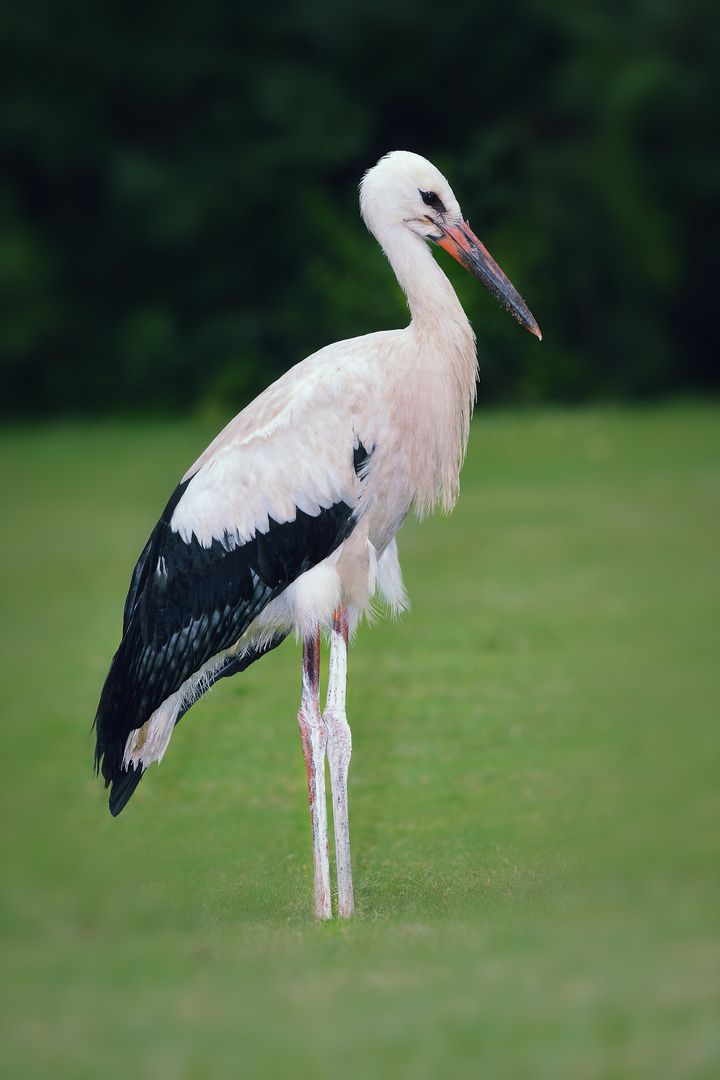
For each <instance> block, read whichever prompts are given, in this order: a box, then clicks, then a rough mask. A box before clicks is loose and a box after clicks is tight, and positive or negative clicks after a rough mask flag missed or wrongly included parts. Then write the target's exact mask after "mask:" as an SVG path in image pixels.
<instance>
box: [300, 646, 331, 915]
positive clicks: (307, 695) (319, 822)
mask: <svg viewBox="0 0 720 1080" xmlns="http://www.w3.org/2000/svg"><path fill="white" fill-rule="evenodd" d="M298 723H299V725H300V735H301V737H302V746H303V754H304V755H305V769H306V771H307V781H308V793H309V795H310V824H311V826H312V840H313V871H314V881H315V917H316V918H317V919H331V918H332V908H331V906H330V862H329V857H328V824H327V803H326V801H325V751H326V747H327V727H326V724H325V723H324V721H323V718H322V716H321V715H320V630H319V629H318V630H314V631H313V632H312V633H311V634H309V635H308V636H307V637H303V664H302V696H301V698H300V711H299V712H298Z"/></svg>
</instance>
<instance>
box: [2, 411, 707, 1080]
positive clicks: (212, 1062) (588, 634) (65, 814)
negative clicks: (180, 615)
mask: <svg viewBox="0 0 720 1080" xmlns="http://www.w3.org/2000/svg"><path fill="white" fill-rule="evenodd" d="M212 434H213V433H212V432H211V431H208V430H205V429H203V427H202V425H201V424H191V423H185V424H172V425H171V424H153V425H151V424H146V425H137V426H132V425H129V424H128V425H120V424H114V425H106V426H80V425H78V426H59V427H48V428H31V429H22V428H20V429H17V430H15V431H12V432H9V433H8V432H6V433H4V434H3V435H2V436H0V455H1V456H0V473H1V475H2V492H3V496H2V546H3V558H2V566H1V569H0V572H1V573H2V582H1V584H0V589H1V595H2V623H1V625H0V634H1V635H2V636H1V645H2V649H1V655H2V664H3V676H2V682H1V685H0V693H1V699H2V755H1V757H0V770H1V776H0V779H1V783H0V795H1V797H2V819H1V820H2V826H1V831H0V843H1V855H2V907H1V909H0V920H1V922H0V930H1V932H2V951H3V958H2V987H1V998H0V1075H2V1076H3V1077H8V1078H13V1080H15V1078H18V1080H26V1078H27V1080H30V1078H34V1077H52V1078H53V1080H65V1078H68V1080H70V1078H72V1080H85V1078H87V1080H91V1078H92V1080H96V1078H97V1077H102V1078H103V1080H116V1078H117V1080H120V1078H122V1080H126V1078H127V1077H129V1076H134V1077H137V1078H138V1080H145V1078H147V1080H214V1078H221V1077H241V1078H246V1077H247V1078H252V1080H254V1078H258V1080H277V1078H281V1077H283V1078H284V1077H288V1078H305V1077H313V1078H316V1080H331V1078H332V1080H334V1078H336V1077H338V1076H340V1077H343V1078H347V1080H383V1078H385V1077H387V1078H391V1077H392V1078H398V1080H410V1078H412V1080H434V1078H441V1077H442V1078H444V1077H452V1078H453V1080H458V1078H460V1080H463V1078H466V1077H467V1078H470V1077H473V1078H476V1077H489V1078H493V1080H495V1078H500V1080H503V1078H514V1077H521V1078H522V1077H533V1078H535V1077H538V1078H548V1080H550V1078H553V1080H557V1078H568V1080H569V1078H573V1080H577V1078H582V1080H593V1078H611V1077H612V1078H616V1077H617V1078H636V1077H648V1078H650V1077H652V1078H653V1080H655V1078H665V1077H667V1078H668V1080H675V1078H679V1077H682V1078H685V1077H708V1078H709V1077H711V1076H712V1077H715V1076H717V1075H719V1074H720V1045H719V1043H720V1039H719V1037H718V1025H717V1007H718V996H719V995H718V982H719V979H718V960H719V959H720V957H719V956H718V951H719V950H718V934H717V930H718V917H717V913H718V910H719V909H718V888H717V886H718V875H717V867H718V850H717V826H718V800H717V765H718V724H717V721H718V705H719V704H720V687H719V685H718V683H719V681H720V680H719V678H718V659H719V654H718V644H719V638H720V633H719V630H720V627H719V622H720V620H719V615H720V602H719V601H720V589H719V588H718V585H719V582H718V577H719V576H720V575H719V569H720V557H719V556H720V547H719V546H718V540H719V539H720V409H718V408H717V407H714V406H711V405H703V404H694V405H693V404H687V405H684V404H683V405H675V406H666V407H658V408H652V409H649V408H648V409H638V410H630V409H627V410H621V409H617V410H615V409H609V408H608V409H597V410H588V411H579V412H563V411H547V412H536V413H532V412H530V413H490V414H485V415H479V416H478V417H477V418H476V421H475V424H474V427H473V432H472V436H471V442H470V453H469V458H468V462H467V465H466V468H465V471H464V473H463V485H462V493H461V497H460V502H459V504H458V507H457V509H456V511H455V513H454V514H453V515H452V517H450V518H448V519H445V518H439V517H438V518H434V519H432V520H431V521H428V522H426V523H424V524H423V525H422V526H419V525H417V524H416V523H415V522H409V523H408V524H407V525H406V526H405V528H404V529H403V531H402V534H401V536H400V548H401V558H402V561H403V567H404V570H405V577H406V583H407V586H408V589H409V591H410V595H411V598H412V602H413V607H412V610H411V611H410V612H409V613H407V614H406V615H405V616H403V618H402V621H401V622H400V623H399V624H393V623H392V622H390V621H383V622H380V623H378V624H377V625H376V626H374V627H373V628H371V629H369V630H368V629H367V628H363V629H362V630H361V632H360V633H359V635H358V640H357V642H356V645H355V647H354V649H353V652H352V655H351V667H350V678H351V686H350V694H349V718H350V723H351V725H352V727H353V739H354V757H353V763H352V768H351V774H350V802H351V807H350V814H351V817H350V820H351V830H352V831H351V837H352V846H353V858H354V868H355V878H356V897H357V903H358V909H359V916H358V918H357V919H356V920H354V921H352V922H350V923H340V922H337V921H335V922H333V923H331V924H322V925H318V924H315V922H314V921H313V919H312V915H311V912H312V895H311V893H312V873H311V865H310V831H309V820H308V813H307V809H306V790H305V780H304V768H303V762H302V754H301V749H300V740H299V737H298V733H297V724H296V720H295V716H296V712H297V707H298V694H299V683H300V656H299V650H298V649H297V647H296V646H294V645H293V644H290V643H287V644H286V645H284V646H283V648H282V649H280V650H279V651H278V652H277V653H274V654H273V655H272V656H270V657H268V658H266V660H264V661H263V662H261V663H259V664H257V665H255V667H254V668H253V669H251V670H250V671H249V672H248V673H247V674H246V675H245V676H242V677H240V678H237V679H235V680H228V681H224V682H223V683H220V684H219V685H218V687H217V688H216V689H215V690H214V691H213V692H212V693H211V694H210V695H209V696H208V698H207V699H206V700H204V701H203V702H201V703H200V704H198V705H197V706H195V708H194V709H193V711H192V712H191V713H190V714H189V715H188V716H187V717H186V718H185V719H184V720H183V722H182V723H181V725H180V726H179V728H178V730H177V732H176V733H175V736H174V737H173V741H172V744H171V746H170V749H169V751H168V754H167V756H166V758H165V760H164V762H163V763H162V765H161V766H160V767H159V768H158V767H156V766H153V767H152V768H151V770H150V771H149V773H148V775H147V776H146V778H145V779H144V781H143V783H142V784H141V785H140V787H139V789H138V791H137V793H136V795H135V796H134V798H133V800H132V802H131V803H130V805H129V807H128V808H127V810H126V811H125V812H124V813H123V814H122V815H121V817H120V818H118V819H117V820H112V819H111V817H110V815H109V813H108V811H107V807H106V793H105V792H104V791H103V789H102V787H101V784H100V783H99V782H98V781H96V780H94V779H93V777H92V749H93V740H92V737H91V734H90V724H91V722H92V717H93V715H94V709H95V705H96V702H97V697H98V695H99V691H100V687H101V685H102V681H103V678H104V676H105V673H106V670H107V667H108V663H109V660H110V658H111V656H112V653H113V651H114V649H115V647H116V645H117V641H118V634H119V626H120V617H121V611H122V604H123V601H124V596H125V591H126V587H127V585H128V582H129V575H130V571H131V569H132V566H133V564H134V560H135V558H136V556H137V555H138V553H139V551H140V549H141V547H142V545H143V543H144V541H145V539H146V537H147V534H148V533H149V531H150V529H151V527H152V525H153V524H154V522H155V520H156V517H157V515H158V513H159V511H160V509H161V508H162V506H163V505H164V502H165V499H166V498H167V496H168V495H169V493H170V491H171V490H172V488H173V487H174V485H175V483H176V481H177V479H178V478H179V476H180V475H181V474H182V472H183V471H184V469H185V468H186V466H187V465H188V464H189V463H190V462H191V461H192V460H193V458H194V457H195V455H196V454H197V453H198V452H199V450H200V449H202V447H203V446H204V445H205V442H206V441H207V439H208V438H209V436H210V435H212Z"/></svg>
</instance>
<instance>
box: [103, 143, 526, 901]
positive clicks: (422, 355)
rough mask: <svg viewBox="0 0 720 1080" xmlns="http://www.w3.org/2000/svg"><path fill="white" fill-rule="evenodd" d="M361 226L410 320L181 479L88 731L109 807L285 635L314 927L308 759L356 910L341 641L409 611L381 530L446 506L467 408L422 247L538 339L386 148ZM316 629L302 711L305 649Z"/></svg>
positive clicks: (458, 353)
mask: <svg viewBox="0 0 720 1080" xmlns="http://www.w3.org/2000/svg"><path fill="white" fill-rule="evenodd" d="M360 206H361V212H362V216H363V218H364V220H365V223H366V225H367V227H368V229H369V230H370V232H372V233H373V235H374V236H375V237H376V238H377V240H378V241H379V243H380V244H381V245H382V248H383V250H384V252H385V254H386V256H387V258H388V259H389V261H390V264H391V266H392V268H393V270H394V271H395V274H396V276H397V279H398V281H399V282H400V285H401V286H402V288H403V289H404V291H405V294H406V296H407V300H408V305H409V307H410V312H411V316H412V318H411V321H410V325H409V326H408V327H406V329H404V330H388V331H382V332H380V333H374V334H368V335H367V336H365V337H360V338H354V339H352V340H349V341H341V342H338V343H336V344H334V345H328V346H327V348H324V349H321V350H320V352H317V353H315V354H314V355H312V356H309V357H308V358H307V359H306V360H303V361H302V363H300V364H298V365H297V366H296V367H294V368H292V369H291V370H290V371H288V372H287V373H286V374H285V375H283V376H282V378H280V379H278V381H277V382H275V383H273V385H272V386H269V387H268V388H267V390H265V391H264V392H263V393H262V394H260V396H259V397H258V398H256V400H255V401H253V402H252V403H251V404H250V405H248V407H247V408H246V409H244V410H243V411H242V412H241V413H240V414H239V415H238V416H236V417H235V419H234V420H231V421H230V423H229V424H228V425H227V427H225V429H224V430H223V431H221V432H220V434H219V435H218V436H217V438H216V439H215V441H214V442H213V443H211V444H210V446H209V447H208V448H207V450H206V451H205V453H204V454H202V455H201V456H200V457H199V458H198V460H197V461H196V462H195V464H194V465H192V466H191V467H190V468H189V469H188V471H187V472H186V473H185V475H184V477H183V478H182V480H181V481H180V484H179V485H178V487H177V488H176V489H175V492H174V493H173V495H172V496H171V498H170V501H169V502H168V504H167V506H166V507H165V510H164V511H163V513H162V515H161V517H160V520H159V522H158V524H157V525H156V526H155V528H154V530H153V532H152V535H151V536H150V539H149V540H148V542H147V544H146V546H145V549H144V551H143V553H142V555H141V556H140V559H139V561H138V563H137V566H136V567H135V570H134V572H133V576H132V582H131V584H130V591H129V593H128V597H127V600H126V602H125V612H124V620H123V636H122V641H121V643H120V647H119V649H118V651H117V653H116V654H115V657H114V659H113V661H112V664H111V666H110V671H109V673H108V676H107V679H106V681H105V685H104V687H103V690H102V695H101V698H100V704H99V706H98V711H97V716H96V719H95V724H96V728H97V745H96V750H95V763H96V769H100V768H102V774H103V777H104V778H105V786H106V787H107V786H109V785H110V784H112V790H111V793H110V810H111V812H112V813H113V815H117V814H119V813H120V811H121V810H122V809H123V807H124V806H125V804H126V803H127V801H128V799H129V798H130V796H131V795H132V793H133V791H134V790H135V788H136V787H137V785H138V783H139V782H140V779H141V777H142V775H143V773H144V771H145V769H146V768H147V767H148V765H150V763H151V762H153V761H160V760H161V759H162V757H163V754H164V753H165V751H166V749H167V746H168V743H169V741H170V736H171V735H172V732H173V729H174V727H175V725H176V724H177V722H178V720H179V719H180V717H181V716H182V715H183V714H184V713H185V712H186V711H187V710H188V709H189V708H190V706H191V705H192V704H193V702H194V701H196V700H197V699H198V698H199V697H200V696H201V695H202V694H203V693H204V692H205V691H206V690H207V689H208V688H209V687H210V686H212V684H213V683H214V682H216V680H217V679H220V678H223V677H225V676H227V675H234V674H236V673H237V672H240V671H243V670H244V669H245V668H247V667H248V666H249V665H250V664H252V663H253V662H254V661H255V660H257V659H258V658H259V657H261V656H263V655H264V654H265V653H267V652H269V651H270V650H271V649H274V648H275V647H276V646H277V645H279V644H280V643H281V642H282V641H283V640H284V638H285V637H286V636H287V635H288V634H289V633H290V632H292V631H294V632H295V634H296V636H299V637H300V638H301V639H302V695H301V702H300V711H299V714H298V720H299V724H300V732H301V736H302V745H303V752H304V755H305V765H306V768H307V778H308V789H309V795H310V817H311V823H312V839H313V863H314V880H315V915H316V916H317V917H318V918H321V919H328V918H330V917H331V915H332V908H331V900H330V870H329V861H328V831H327V806H326V799H325V756H326V755H327V758H328V763H329V768H330V782H331V787H332V804H333V815H334V824H335V845H336V856H337V863H336V865H337V878H338V913H339V915H340V916H350V915H352V914H354V901H353V889H352V877H351V871H350V846H349V832H348V810H347V774H348V766H349V762H350V753H351V737H350V728H349V726H348V722H347V719H346V715H345V689H346V677H347V644H348V636H349V635H352V633H353V632H354V630H355V627H356V626H357V623H358V620H359V619H360V618H361V617H362V616H363V614H365V613H367V612H368V611H369V609H370V606H371V604H372V602H373V598H374V597H376V595H377V594H379V595H380V597H382V598H384V600H385V602H386V604H387V605H388V607H389V608H390V610H392V611H401V610H403V608H404V607H405V606H406V603H407V600H406V595H405V590H404V587H403V582H402V576H401V573H400V564H399V562H398V555H397V543H396V534H397V531H398V529H399V528H400V526H401V525H402V523H403V521H404V520H405V517H406V515H407V514H408V512H409V510H410V509H411V508H412V507H414V508H415V510H416V512H417V513H418V514H419V515H420V516H422V515H423V514H425V513H426V512H427V511H428V510H429V509H431V508H432V507H434V506H435V505H436V504H438V503H439V504H440V505H441V506H442V508H443V509H444V510H446V511H447V510H450V509H451V508H452V506H453V504H454V502H455V500H456V498H457V494H458V485H459V473H460V467H461V464H462V460H463V457H464V453H465V447H466V443H467V437H468V428H469V424H470V417H471V414H472V408H473V403H474V399H475V380H476V372H477V364H476V358H475V337H474V334H473V332H472V329H471V327H470V323H469V322H468V320H467V318H466V316H465V313H464V311H463V309H462V307H461V306H460V303H459V301H458V299H457V297H456V295H455V292H454V291H453V288H452V286H451V285H450V282H449V281H448V279H447V278H446V276H445V274H444V273H443V271H442V270H441V269H440V267H439V266H438V265H437V263H436V262H435V259H434V258H433V256H432V253H431V250H430V248H429V246H428V244H427V243H426V241H428V240H432V241H434V242H435V243H437V244H439V245H440V246H441V247H444V248H445V249H446V250H447V251H449V252H450V254H451V255H453V256H454V257H455V258H456V259H457V260H458V261H459V262H460V263H462V265H463V266H465V267H466V269H467V270H469V271H470V272H471V273H472V274H474V275H475V277H477V278H478V279H479V281H480V282H481V283H482V284H483V285H484V286H485V287H486V288H487V289H488V290H489V291H490V292H491V293H492V294H493V295H494V296H495V297H496V298H497V299H498V300H499V301H500V303H501V304H502V305H503V306H504V307H505V308H507V310H508V311H510V312H511V314H513V315H514V316H515V318H516V319H517V320H518V321H519V322H520V323H522V325H523V326H525V327H526V328H527V329H528V330H530V331H531V332H532V333H533V334H535V335H536V336H537V337H538V338H539V337H540V330H539V327H538V325H537V323H536V322H535V319H534V318H533V316H532V315H531V313H530V311H529V310H528V308H527V306H526V305H525V303H524V301H523V300H522V299H521V297H520V296H519V295H518V293H517V292H516V291H515V289H514V288H513V286H512V285H511V284H510V282H509V281H508V279H507V278H506V277H505V275H504V274H503V273H502V271H501V270H500V268H499V267H498V266H497V264H496V263H495V262H494V261H493V259H492V258H491V257H490V255H489V254H488V252H487V250H486V249H485V248H484V247H483V245H482V244H481V243H480V241H479V240H478V239H477V238H476V237H475V236H474V235H473V233H472V232H471V231H470V228H469V226H468V225H467V224H466V223H465V222H464V221H463V217H462V214H461V212H460V207H459V206H458V203H457V200H456V198H455V196H454V195H453V193H452V191H451V189H450V186H449V184H448V182H447V180H445V178H444V177H443V176H442V175H441V173H440V172H438V170H437V169H436V168H435V167H434V166H433V165H431V164H430V162H429V161H426V160H425V159H424V158H422V157H419V156H418V155H417V154H411V153H407V152H405V151H396V152H395V153H391V154H388V155H387V156H386V157H384V158H382V159H381V160H380V161H379V162H378V164H377V165H376V166H375V167H374V168H372V169H370V170H369V171H368V172H367V173H366V174H365V177H364V178H363V180H362V183H361V185H360ZM323 632H329V635H330V659H329V674H328V689H327V702H326V707H325V711H324V712H321V709H320V688H319V662H320V637H321V634H322V633H323Z"/></svg>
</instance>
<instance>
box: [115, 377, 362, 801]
mask: <svg viewBox="0 0 720 1080" xmlns="http://www.w3.org/2000/svg"><path fill="white" fill-rule="evenodd" d="M318 400H320V401H322V402H324V403H325V408H324V409H319V408H318V405H317V402H318ZM251 408H252V407H251ZM309 412H310V410H309V409H308V408H307V405H306V404H305V406H304V407H303V402H300V403H298V402H297V401H295V402H294V408H292V409H290V410H287V409H286V410H285V411H284V413H283V415H282V416H281V417H280V420H279V421H278V422H276V423H275V424H274V425H273V426H272V430H270V431H268V430H267V429H265V430H261V431H259V432H257V433H256V434H254V435H253V436H251V437H248V436H247V435H246V434H242V433H241V435H240V437H235V438H231V439H229V440H226V441H225V442H224V443H223V444H222V445H219V446H218V447H217V448H216V449H215V452H214V453H213V454H212V455H210V456H207V455H205V456H204V457H203V458H201V459H200V461H199V462H198V463H197V465H196V466H195V467H194V470H191V471H190V473H189V474H188V475H186V477H185V478H184V480H183V481H182V482H181V484H180V485H179V486H178V487H177V489H176V490H175V492H174V493H173V495H172V497H171V499H170V500H169V502H168V504H167V506H166V507H165V510H164V511H163V513H162V515H161V517H160V520H159V521H158V523H157V525H156V527H155V529H154V530H153V532H152V535H151V536H150V539H149V540H148V543H147V544H146V546H145V549H144V550H143V552H142V555H141V556H140V559H139V560H138V563H137V566H136V567H135V570H134V572H133V575H132V581H131V584H130V589H129V592H128V596H127V600H126V603H125V611H124V618H123V637H122V641H121V644H120V647H119V649H118V651H117V653H116V654H115V657H114V659H113V661H112V664H111V667H110V671H109V673H108V677H107V679H106V682H105V685H104V687H103V691H102V695H101V699H100V704H99V707H98V713H97V717H96V729H97V745H96V754H95V758H96V766H97V767H98V768H100V767H102V774H103V776H104V778H105V781H106V786H107V785H108V784H109V783H110V782H111V781H113V780H119V779H120V778H121V774H122V776H123V777H124V776H126V773H125V772H124V771H123V769H122V761H123V753H124V748H125V743H126V741H127V737H128V735H129V733H130V732H131V731H133V730H135V729H137V728H140V727H142V725H143V724H144V723H145V722H146V720H148V718H149V717H150V716H151V715H152V713H153V712H154V711H155V710H156V709H157V708H158V707H159V706H160V705H161V704H162V703H163V702H164V701H165V700H166V699H167V698H168V697H169V696H170V695H171V694H174V693H175V692H176V691H177V690H179V689H180V687H181V686H182V685H183V683H184V682H185V681H186V680H187V679H188V678H190V677H191V676H192V675H193V674H195V673H196V672H197V671H199V670H200V669H201V668H202V666H203V665H204V664H206V663H207V662H208V661H209V660H211V659H212V658H213V657H214V656H216V655H217V654H218V653H220V652H222V651H223V650H225V649H228V648H230V646H232V645H233V644H235V642H236V641H237V640H238V638H239V637H240V636H241V635H242V634H243V633H244V632H245V631H246V630H247V629H248V627H249V626H250V624H251V623H252V621H253V620H254V619H255V618H256V617H257V616H258V615H259V613H260V612H261V611H262V610H263V608H264V607H265V606H266V605H267V604H268V603H270V601H271V600H273V599H274V598H275V597H277V596H279V595H280V594H281V593H282V592H283V591H284V590H285V589H286V588H287V587H288V585H290V584H291V583H292V582H293V581H295V580H296V578H297V577H299V576H300V574H302V573H304V572H305V571H306V570H309V569H310V568H311V567H313V566H315V565H317V563H319V562H322V560H323V559H325V558H327V557H328V556H329V555H330V554H332V552H333V551H334V550H335V549H336V548H337V547H338V546H339V545H340V544H341V543H342V542H343V541H344V540H345V539H346V538H347V537H348V536H349V535H350V533H351V532H352V530H353V528H354V527H355V523H356V520H357V514H358V512H359V504H360V496H361V493H362V487H363V483H364V476H365V474H366V472H367V457H368V455H367V452H366V450H365V448H364V447H363V446H362V443H361V442H360V440H359V437H358V436H357V434H356V433H355V432H354V429H353V424H352V419H351V418H349V419H345V420H343V419H342V417H341V413H342V409H341V408H340V407H339V403H338V402H337V401H335V400H329V399H328V396H327V395H326V394H325V395H323V394H320V395H319V398H318V396H316V398H315V408H314V410H312V420H311V417H310V416H309ZM323 412H324V413H325V415H324V416H323V415H322V413H323ZM242 416H243V414H241V417H242ZM278 643H279V642H278V641H273V642H272V643H271V644H272V645H273V646H274V645H275V644H278ZM262 651H263V650H258V651H257V654H256V655H255V656H253V659H256V658H257V656H259V655H261V653H262ZM245 666H247V665H245ZM223 673H224V672H223V671H218V673H217V677H219V676H220V675H221V674H223ZM227 673H229V671H228V672H227ZM116 786H117V785H116ZM128 797H129V796H128Z"/></svg>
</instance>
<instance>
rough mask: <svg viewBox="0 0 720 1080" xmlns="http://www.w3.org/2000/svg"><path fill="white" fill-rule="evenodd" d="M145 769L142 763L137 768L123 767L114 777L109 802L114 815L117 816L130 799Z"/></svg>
mask: <svg viewBox="0 0 720 1080" xmlns="http://www.w3.org/2000/svg"><path fill="white" fill-rule="evenodd" d="M144 771H145V770H144V769H143V768H142V766H141V765H138V766H137V768H135V767H134V766H131V767H130V768H129V769H122V770H121V771H120V772H119V773H118V774H117V775H116V776H115V777H114V779H113V782H112V787H111V789H110V802H109V805H110V813H111V814H112V816H113V817H117V816H118V814H119V813H120V811H121V810H122V809H124V807H125V805H126V803H128V802H129V801H130V798H131V796H132V794H133V792H134V791H135V788H136V787H137V786H138V784H139V783H140V781H141V780H142V778H143V772H144Z"/></svg>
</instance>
